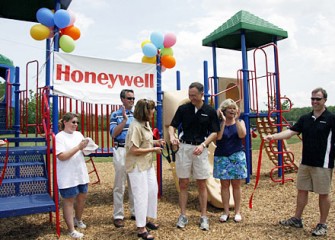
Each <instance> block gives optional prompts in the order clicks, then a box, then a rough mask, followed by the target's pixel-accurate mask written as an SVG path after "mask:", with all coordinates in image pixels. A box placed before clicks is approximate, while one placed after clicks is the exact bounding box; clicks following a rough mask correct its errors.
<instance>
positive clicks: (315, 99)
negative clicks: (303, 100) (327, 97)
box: [311, 97, 323, 101]
mask: <svg viewBox="0 0 335 240" xmlns="http://www.w3.org/2000/svg"><path fill="white" fill-rule="evenodd" d="M322 99H323V98H319V97H311V100H312V101H321V100H322Z"/></svg>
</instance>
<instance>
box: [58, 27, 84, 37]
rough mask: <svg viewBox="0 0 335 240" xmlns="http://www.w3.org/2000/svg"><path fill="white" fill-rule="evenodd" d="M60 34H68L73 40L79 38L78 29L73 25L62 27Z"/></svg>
mask: <svg viewBox="0 0 335 240" xmlns="http://www.w3.org/2000/svg"><path fill="white" fill-rule="evenodd" d="M62 34H63V35H68V36H70V37H71V38H72V39H73V40H78V39H79V38H80V30H79V28H77V27H75V26H69V27H66V28H63V29H62Z"/></svg>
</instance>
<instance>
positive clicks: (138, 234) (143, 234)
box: [137, 232, 155, 240]
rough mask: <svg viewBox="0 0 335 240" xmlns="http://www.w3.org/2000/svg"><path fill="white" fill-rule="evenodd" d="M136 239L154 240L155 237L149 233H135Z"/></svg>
mask: <svg viewBox="0 0 335 240" xmlns="http://www.w3.org/2000/svg"><path fill="white" fill-rule="evenodd" d="M149 236H150V237H149ZM137 237H140V238H142V239H145V240H154V239H155V237H154V236H152V235H150V233H149V232H142V233H137Z"/></svg>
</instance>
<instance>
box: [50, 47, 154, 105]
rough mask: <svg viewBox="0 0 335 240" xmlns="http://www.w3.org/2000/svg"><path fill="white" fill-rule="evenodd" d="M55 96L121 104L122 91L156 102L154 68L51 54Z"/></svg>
mask: <svg viewBox="0 0 335 240" xmlns="http://www.w3.org/2000/svg"><path fill="white" fill-rule="evenodd" d="M53 76H54V77H53V86H54V92H55V94H58V95H60V96H67V97H71V98H74V99H77V100H80V101H83V102H87V103H97V104H121V100H120V92H121V90H122V89H132V90H134V93H135V98H136V99H137V100H138V99H141V98H147V99H152V100H154V101H156V99H157V87H156V66H155V65H154V64H144V63H131V62H121V61H112V60H106V59H98V58H90V57H82V56H75V55H70V54H63V53H57V52H55V53H54V74H53Z"/></svg>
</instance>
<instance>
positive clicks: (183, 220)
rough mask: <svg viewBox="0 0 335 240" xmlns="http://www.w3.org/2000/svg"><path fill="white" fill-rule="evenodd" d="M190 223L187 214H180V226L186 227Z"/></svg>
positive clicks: (178, 225)
mask: <svg viewBox="0 0 335 240" xmlns="http://www.w3.org/2000/svg"><path fill="white" fill-rule="evenodd" d="M187 224H188V220H187V217H186V216H185V215H180V216H179V218H178V222H177V227H178V228H184V227H185V226H186V225H187Z"/></svg>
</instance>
